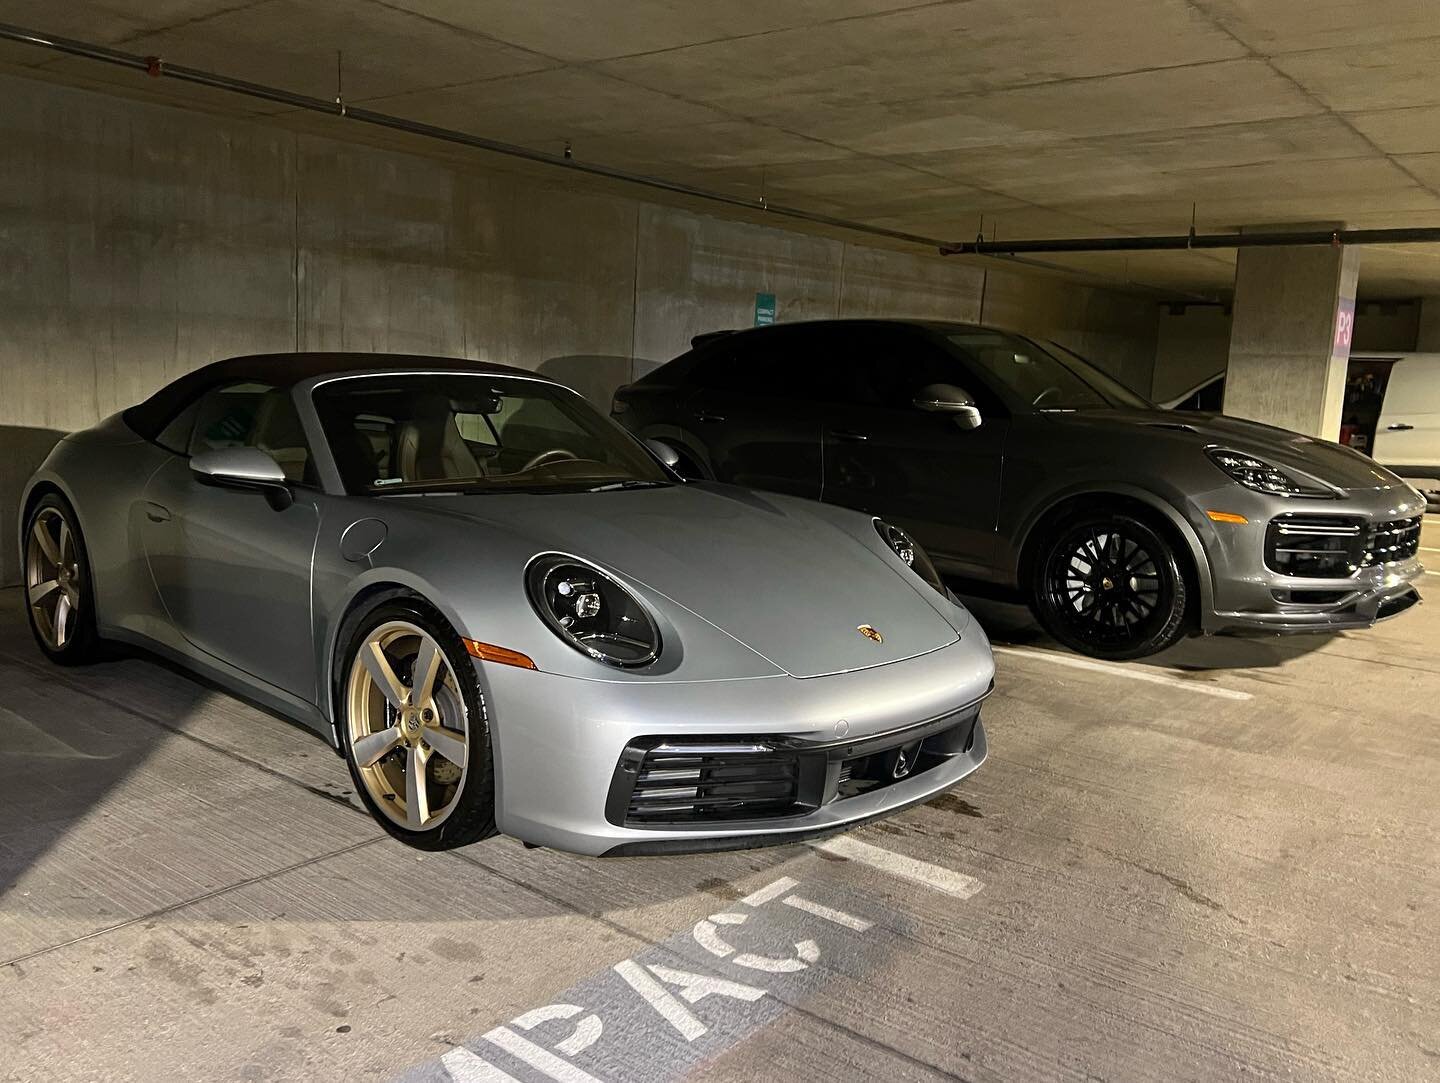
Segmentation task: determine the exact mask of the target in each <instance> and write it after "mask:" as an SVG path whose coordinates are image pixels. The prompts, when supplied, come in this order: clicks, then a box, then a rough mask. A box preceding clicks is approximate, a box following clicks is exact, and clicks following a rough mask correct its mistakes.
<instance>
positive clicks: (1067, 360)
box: [614, 320, 1424, 658]
mask: <svg viewBox="0 0 1440 1083" xmlns="http://www.w3.org/2000/svg"><path fill="white" fill-rule="evenodd" d="M614 415H615V417H616V418H617V419H618V420H619V421H620V422H621V423H622V424H624V425H625V426H626V427H627V428H629V429H630V430H631V431H632V432H634V433H635V434H636V435H638V436H641V437H644V438H654V439H659V440H662V441H664V442H666V443H668V444H670V445H672V446H673V447H674V449H675V450H676V451H677V452H678V453H679V455H680V464H679V468H680V470H681V472H682V473H687V474H689V475H691V476H694V477H701V478H708V479H716V480H719V481H724V482H731V483H734V484H737V485H745V486H751V487H754V488H759V489H771V490H776V491H780V492H786V493H793V494H796V495H799V496H804V497H809V498H811V499H815V500H823V501H825V502H827V503H834V504H843V505H847V506H849V507H853V508H858V509H860V510H862V511H867V512H870V513H873V514H875V515H877V516H880V517H883V518H884V519H885V520H886V521H888V522H891V523H895V524H898V525H899V526H901V527H903V528H904V529H905V530H907V531H909V532H910V533H911V534H913V535H914V536H915V538H917V539H918V540H919V541H920V542H921V543H923V545H924V546H925V548H926V549H928V550H929V552H930V554H931V556H932V559H933V560H934V562H935V564H936V566H937V567H938V568H939V569H940V570H941V571H943V572H947V573H949V574H952V575H958V576H964V577H967V578H971V579H980V580H986V581H990V582H993V583H998V584H1002V585H1006V586H1010V587H1018V588H1019V589H1020V590H1021V591H1023V592H1024V594H1025V596H1026V597H1027V599H1028V600H1029V602H1030V604H1031V607H1032V608H1033V609H1034V611H1035V613H1036V616H1037V617H1038V618H1039V619H1040V621H1041V623H1043V624H1044V625H1045V627H1046V628H1047V630H1049V631H1050V632H1051V634H1052V635H1054V636H1055V637H1056V638H1057V639H1059V640H1060V641H1062V642H1064V643H1066V644H1068V645H1069V646H1071V647H1073V648H1075V649H1077V650H1080V651H1083V652H1085V653H1087V654H1092V655H1096V656H1099V657H1107V658H1134V657H1139V656H1141V655H1145V654H1150V653H1152V652H1154V651H1157V650H1161V649H1163V648H1164V647H1166V646H1168V645H1170V644H1171V643H1173V642H1175V641H1176V640H1177V639H1179V638H1180V637H1181V636H1182V635H1184V634H1185V633H1186V632H1187V631H1191V630H1203V631H1207V632H1213V631H1224V630H1237V629H1251V630H1261V631H1267V630H1268V631H1312V630H1327V629H1336V628H1350V627H1363V626H1366V625H1369V624H1372V623H1374V621H1375V620H1377V619H1379V618H1382V617H1387V616H1390V615H1392V614H1394V613H1398V612H1400V611H1401V610H1403V609H1405V608H1408V607H1409V606H1410V605H1412V604H1413V603H1414V602H1415V601H1417V600H1418V597H1419V596H1418V594H1417V593H1416V591H1415V589H1414V587H1413V586H1412V583H1413V581H1414V580H1416V579H1417V578H1418V577H1419V575H1420V573H1421V570H1422V569H1421V567H1420V564H1419V561H1418V560H1417V547H1418V545H1419V532H1420V516H1421V513H1422V512H1423V510H1424V504H1423V501H1422V500H1421V498H1420V496H1419V494H1417V493H1416V492H1415V491H1414V490H1413V489H1411V488H1410V487H1409V486H1408V485H1406V484H1404V483H1403V482H1402V481H1401V480H1400V479H1399V478H1397V477H1395V476H1394V475H1393V474H1391V473H1389V472H1388V471H1386V470H1384V469H1382V468H1380V467H1378V466H1376V465H1375V463H1373V462H1372V461H1370V460H1369V459H1367V458H1365V457H1364V456H1362V455H1359V454H1357V453H1355V452H1352V451H1350V450H1349V449H1348V448H1343V447H1341V446H1339V445H1337V444H1332V443H1330V442H1328V441H1323V440H1316V439H1313V438H1311V437H1308V436H1302V435H1300V434H1298V433H1293V432H1288V431H1286V430H1283V429H1276V428H1271V427H1270V426H1267V425H1260V424H1256V423H1254V422H1249V421H1241V420H1238V419H1234V418H1227V417H1222V416H1220V415H1217V414H1209V413H1176V412H1167V411H1162V410H1159V409H1157V408H1156V407H1155V406H1153V405H1152V404H1151V403H1149V402H1147V401H1146V400H1145V399H1143V398H1141V397H1140V396H1139V395H1136V394H1135V393H1134V392H1132V391H1129V390H1128V389H1126V388H1125V387H1124V386H1122V385H1121V384H1119V383H1117V382H1116V381H1115V380H1114V379H1112V378H1111V377H1109V376H1107V375H1105V374H1104V373H1103V372H1101V371H1100V370H1099V369H1097V368H1095V367H1094V366H1092V365H1090V364H1088V363H1087V362H1085V361H1083V360H1082V359H1080V358H1079V357H1077V356H1075V355H1074V354H1072V353H1070V352H1069V351H1068V350H1065V349H1064V348H1062V347H1060V346H1056V345H1054V344H1052V343H1042V342H1037V341H1035V340H1033V339H1028V338H1024V337H1021V336H1019V335H1014V334H1009V333H1007V332H1003V331H997V330H992V329H989V328H984V327H974V326H967V325H964V324H954V323H931V322H919V321H901V320H826V321H817V322H814V323H794V324H779V325H776V326H773V327H763V328H756V329H754V330H747V331H737V332H732V333H717V334H711V335H703V336H700V337H699V338H697V339H696V340H695V344H694V349H692V350H690V351H689V352H688V353H686V354H683V355H682V356H680V357H678V358H676V359H675V360H673V361H671V362H670V363H668V364H666V365H663V366H661V367H660V368H659V369H657V370H655V371H654V372H652V373H650V374H649V375H648V376H646V377H644V378H643V379H641V380H640V381H638V382H637V383H634V384H631V385H629V386H628V387H623V388H621V389H620V390H619V391H618V392H616V395H615V403H614ZM835 589H836V590H844V589H845V585H844V584H843V583H837V584H836V585H835Z"/></svg>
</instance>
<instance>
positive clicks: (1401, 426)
mask: <svg viewBox="0 0 1440 1083" xmlns="http://www.w3.org/2000/svg"><path fill="white" fill-rule="evenodd" d="M1414 427H1415V426H1414V425H1407V424H1405V422H1403V421H1397V422H1396V423H1395V424H1393V425H1386V426H1385V428H1386V429H1388V430H1389V431H1390V432H1409V431H1410V430H1411V429H1413V428H1414Z"/></svg>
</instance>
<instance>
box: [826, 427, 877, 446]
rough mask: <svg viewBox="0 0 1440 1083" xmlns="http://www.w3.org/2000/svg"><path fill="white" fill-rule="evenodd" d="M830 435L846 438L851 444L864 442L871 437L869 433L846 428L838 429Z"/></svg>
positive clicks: (839, 438) (838, 438)
mask: <svg viewBox="0 0 1440 1083" xmlns="http://www.w3.org/2000/svg"><path fill="white" fill-rule="evenodd" d="M830 435H831V436H833V437H835V439H837V440H844V441H845V442H846V443H849V444H863V443H864V442H865V441H866V440H868V439H870V436H869V434H868V433H863V432H850V431H848V430H846V429H836V430H835V431H833V432H832V433H831V434H830Z"/></svg>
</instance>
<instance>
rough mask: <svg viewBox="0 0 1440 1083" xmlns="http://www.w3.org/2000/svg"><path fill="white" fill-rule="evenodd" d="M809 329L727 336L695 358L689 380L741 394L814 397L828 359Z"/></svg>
mask: <svg viewBox="0 0 1440 1083" xmlns="http://www.w3.org/2000/svg"><path fill="white" fill-rule="evenodd" d="M816 346H817V340H816V337H815V336H814V335H813V334H812V333H810V329H809V328H800V327H777V328H775V329H774V330H767V331H764V332H761V333H758V334H756V333H750V332H744V333H741V334H737V335H735V336H733V337H726V338H724V339H721V340H720V341H719V342H717V343H715V345H714V346H713V347H712V348H711V349H710V350H709V352H707V353H706V354H705V355H704V356H703V357H700V358H697V359H696V363H695V365H694V366H693V367H692V368H691V370H690V378H689V381H688V382H690V383H692V384H695V385H697V386H699V387H703V388H705V389H707V390H711V391H723V392H725V393H727V394H731V395H736V396H740V397H746V398H749V397H754V398H767V399H816V398H820V397H823V395H822V390H823V384H822V383H821V382H820V380H819V376H820V374H821V373H822V372H823V369H824V358H823V357H821V356H820V355H819V353H818V352H817V350H816Z"/></svg>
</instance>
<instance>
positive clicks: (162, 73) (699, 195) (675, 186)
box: [0, 23, 945, 248]
mask: <svg viewBox="0 0 1440 1083" xmlns="http://www.w3.org/2000/svg"><path fill="white" fill-rule="evenodd" d="M0 40H8V41H16V42H20V43H22V44H25V45H35V46H38V47H39V48H42V49H50V50H52V51H54V52H57V53H65V54H67V55H70V56H79V57H84V58H86V59H88V60H98V61H102V62H104V63H106V64H115V65H118V66H120V67H123V68H131V69H134V70H136V71H141V72H144V73H146V74H147V75H149V76H152V77H156V78H166V79H178V80H180V81H181V82H185V83H196V84H198V85H200V86H208V87H213V88H215V89H217V90H225V91H229V92H231V93H233V94H243V95H245V96H246V97H250V98H259V99H261V100H263V101H268V102H275V103H277V104H279V105H288V106H291V107H292V108H295V109H304V110H308V111H310V112H314V113H324V114H326V115H328V116H333V117H337V118H340V119H343V120H353V121H358V122H359V123H361V124H369V125H372V126H374V127H377V128H388V129H390V130H392V131H397V132H405V133H407V134H410V135H418V136H423V137H425V138H428V139H438V140H441V141H443V142H446V143H458V144H460V145H461V146H466V147H472V148H474V149H476V150H483V151H489V152H490V153H492V154H503V155H506V156H508V157H511V158H522V159H524V160H525V161H529V162H538V163H540V164H542V165H550V166H556V167H558V168H560V169H568V170H572V171H574V172H578V173H585V174H588V175H590V176H595V177H604V178H606V179H608V180H613V181H619V182H621V183H624V184H634V185H639V186H641V187H643V188H652V189H655V190H658V191H662V192H669V193H671V194H672V195H682V196H689V197H690V198H692V199H699V200H704V201H706V202H710V203H721V204H725V205H726V206H730V207H740V208H743V209H744V210H748V211H758V212H762V213H764V214H771V215H776V216H777V217H780V218H791V219H795V220H797V221H801V222H809V223H812V224H814V225H820V226H828V227H830V228H832V229H843V230H848V231H851V232H854V233H863V234H867V235H869V236H871V237H884V238H885V239H887V240H892V241H903V242H905V243H906V244H916V245H921V246H923V247H925V248H940V247H942V246H943V245H944V244H945V242H944V241H941V240H939V239H938V238H935V237H925V236H921V235H920V234H916V233H906V232H904V231H903V230H895V229H885V228H883V227H881V226H872V225H868V224H866V223H864V222H856V221H852V220H850V219H847V218H837V217H835V216H833V215H828V214H818V213H816V212H814V211H807V210H805V209H804V208H802V207H789V206H785V205H784V204H780V203H771V202H770V201H769V200H767V199H765V198H764V197H763V196H761V197H760V198H758V199H749V198H746V197H744V196H736V195H730V194H729V193H726V192H718V191H715V190H713V189H709V188H700V187H697V186H695V185H691V184H682V183H680V182H678V181H670V180H665V179H664V178H663V177H652V176H649V175H647V174H644V173H632V172H630V171H628V170H624V169H616V168H613V167H611V166H607V165H601V164H599V163H596V162H586V161H583V160H581V159H579V158H572V157H570V156H569V154H568V153H567V154H549V153H547V152H545V151H542V150H533V149H531V148H529V147H522V146H518V145H516V144H514V143H504V142H501V141H500V140H497V139H487V138H485V137H484V136H480V135H472V134H471V133H469V132H461V131H456V130H454V129H452V128H441V127H438V126H436V125H434V124H423V123H421V122H419V121H415V120H407V119H406V118H405V117H397V116H393V115H392V114H389V113H379V112H376V111H375V110H373V109H363V108H359V107H356V106H353V105H347V104H345V102H344V101H343V100H342V99H341V98H339V97H336V98H335V99H332V100H327V99H325V98H313V97H311V96H309V95H308V94H297V93H294V92H293V91H289V90H282V89H280V88H278V87H272V86H265V85H264V84H262V83H252V82H248V81H247V80H244V79H235V78H232V77H231V76H228V75H219V74H216V73H215V72H209V71H203V70H201V69H199V68H188V67H184V66H183V65H180V64H171V63H169V62H167V61H165V60H163V59H162V58H160V57H156V56H140V55H139V54H136V53H127V52H123V51H121V50H119V49H112V48H110V47H109V46H105V45H95V44H92V43H90V42H85V41H76V40H75V39H73V38H62V37H56V36H55V35H52V34H42V33H40V32H39V31H35V30H27V29H25V28H24V27H20V26H13V25H11V24H8V23H0Z"/></svg>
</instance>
